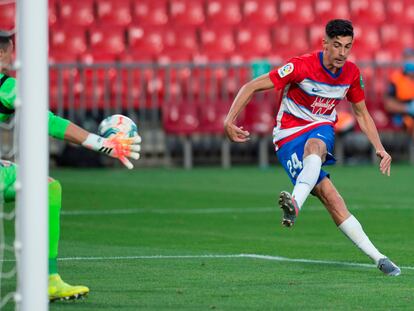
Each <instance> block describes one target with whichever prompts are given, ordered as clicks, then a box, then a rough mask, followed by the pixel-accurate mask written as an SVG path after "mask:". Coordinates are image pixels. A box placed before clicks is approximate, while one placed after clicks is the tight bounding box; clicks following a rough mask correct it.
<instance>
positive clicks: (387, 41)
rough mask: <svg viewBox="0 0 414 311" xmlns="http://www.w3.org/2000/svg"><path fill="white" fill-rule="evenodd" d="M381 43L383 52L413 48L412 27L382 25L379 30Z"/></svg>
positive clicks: (413, 33) (413, 35)
mask: <svg viewBox="0 0 414 311" xmlns="http://www.w3.org/2000/svg"><path fill="white" fill-rule="evenodd" d="M380 35H381V43H382V46H383V48H384V49H385V50H388V49H392V50H396V49H400V50H401V51H402V50H403V49H404V48H405V47H413V46H414V32H413V29H412V27H409V26H408V25H407V26H401V25H397V24H388V23H384V24H383V25H381V28H380Z"/></svg>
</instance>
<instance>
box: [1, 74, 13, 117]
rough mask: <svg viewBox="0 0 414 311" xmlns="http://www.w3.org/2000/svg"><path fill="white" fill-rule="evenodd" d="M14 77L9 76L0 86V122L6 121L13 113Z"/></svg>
mask: <svg viewBox="0 0 414 311" xmlns="http://www.w3.org/2000/svg"><path fill="white" fill-rule="evenodd" d="M15 100H16V79H15V78H13V77H9V78H8V79H7V80H6V81H5V82H4V83H3V85H2V86H1V87H0V106H1V107H0V122H4V121H7V120H8V119H9V118H10V117H11V116H12V115H13V113H14V102H15Z"/></svg>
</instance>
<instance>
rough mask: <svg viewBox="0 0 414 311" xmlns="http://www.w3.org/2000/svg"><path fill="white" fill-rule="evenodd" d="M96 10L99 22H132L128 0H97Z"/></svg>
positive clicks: (119, 23)
mask: <svg viewBox="0 0 414 311" xmlns="http://www.w3.org/2000/svg"><path fill="white" fill-rule="evenodd" d="M96 12H97V16H98V22H99V23H101V24H105V25H118V26H129V24H131V22H132V14H131V3H130V0H116V1H113V0H99V1H97V2H96Z"/></svg>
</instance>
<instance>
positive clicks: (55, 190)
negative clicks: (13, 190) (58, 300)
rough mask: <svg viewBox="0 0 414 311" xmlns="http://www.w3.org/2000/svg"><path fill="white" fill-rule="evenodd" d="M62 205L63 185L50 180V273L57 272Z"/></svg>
mask: <svg viewBox="0 0 414 311" xmlns="http://www.w3.org/2000/svg"><path fill="white" fill-rule="evenodd" d="M61 206H62V187H61V186H60V183H59V182H58V181H57V180H51V181H50V182H49V274H54V273H57V260H56V258H57V255H58V246H59V235H60V208H61Z"/></svg>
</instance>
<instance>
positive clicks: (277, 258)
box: [58, 254, 414, 270]
mask: <svg viewBox="0 0 414 311" xmlns="http://www.w3.org/2000/svg"><path fill="white" fill-rule="evenodd" d="M220 258H253V259H261V260H270V261H282V262H299V263H308V264H322V265H339V266H350V267H363V268H373V267H374V268H375V267H376V266H375V265H374V264H366V263H357V262H345V261H333V260H317V259H303V258H286V257H280V256H270V255H257V254H228V255H214V254H211V255H153V256H110V257H64V258H59V259H58V260H59V261H77V260H79V261H89V260H90V261H100V260H140V259H220ZM401 269H408V270H414V267H410V266H402V267H401Z"/></svg>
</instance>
